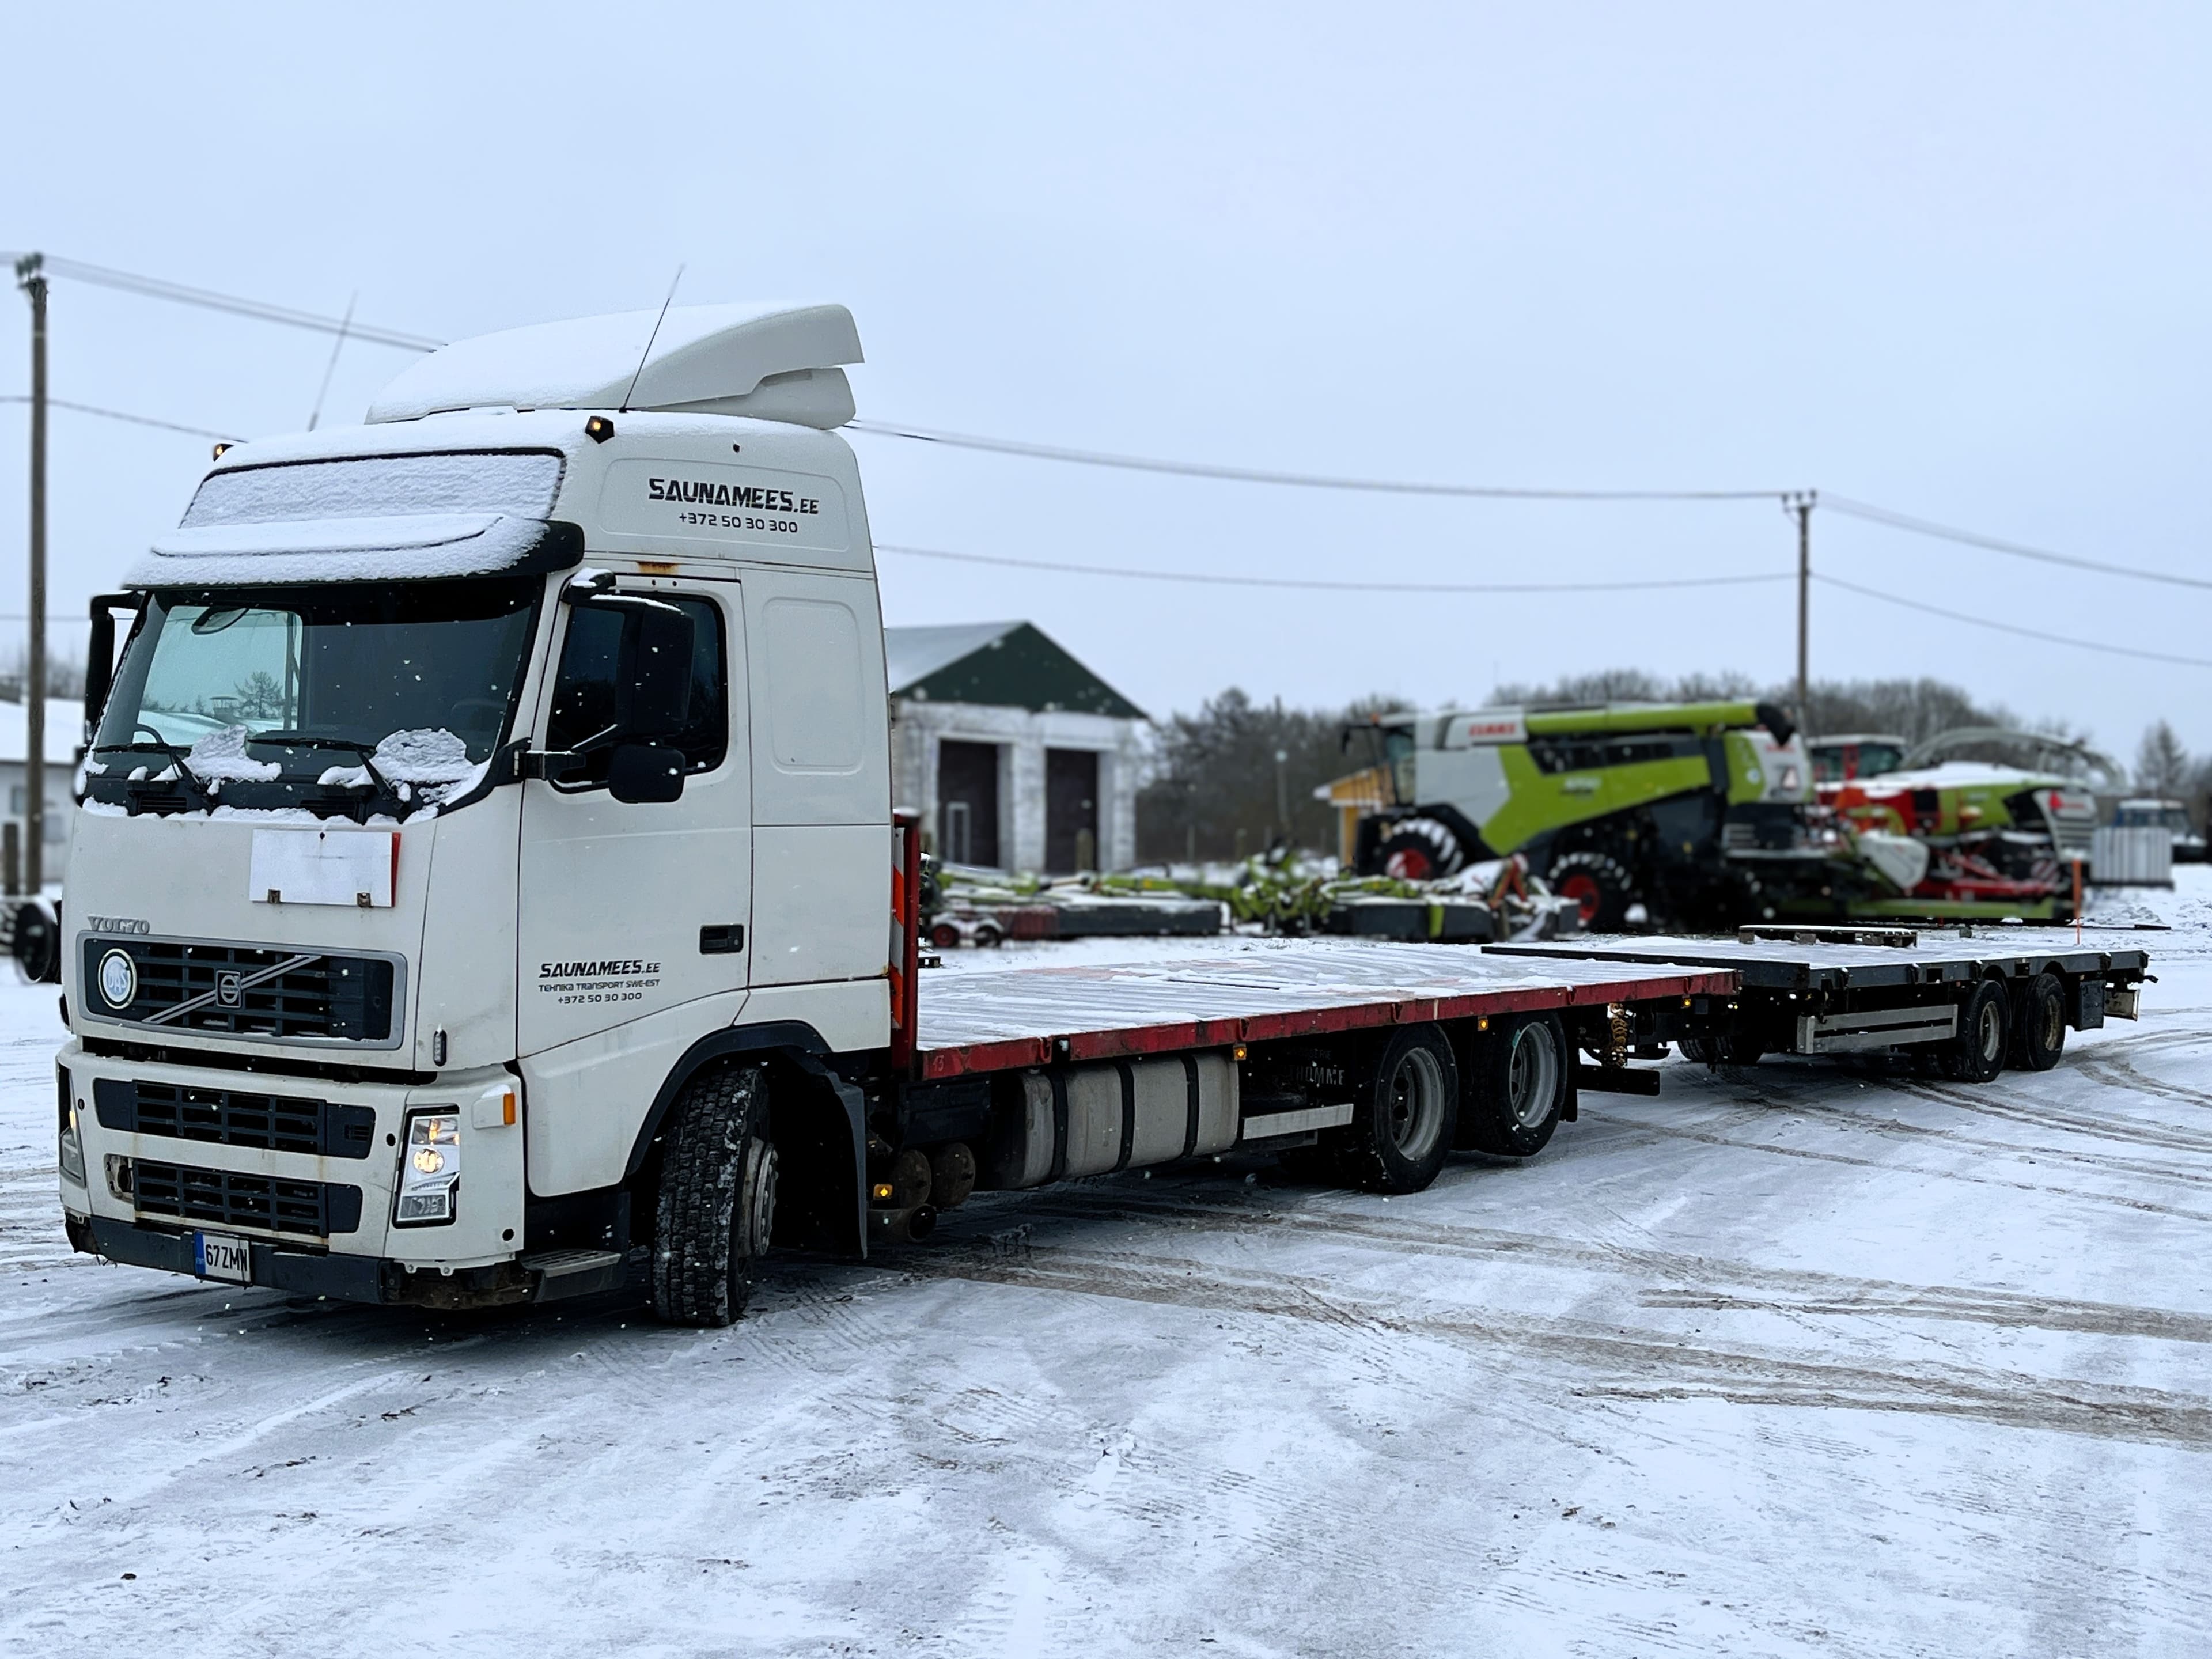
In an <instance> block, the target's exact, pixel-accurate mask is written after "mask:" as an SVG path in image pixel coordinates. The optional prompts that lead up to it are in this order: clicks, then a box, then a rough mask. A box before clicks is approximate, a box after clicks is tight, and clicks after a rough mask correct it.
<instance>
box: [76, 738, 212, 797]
mask: <svg viewBox="0 0 2212 1659" xmlns="http://www.w3.org/2000/svg"><path fill="white" fill-rule="evenodd" d="M131 730H132V732H150V733H151V734H152V737H153V741H152V742H150V743H142V742H139V741H138V740H137V739H136V738H133V739H132V740H131V742H129V743H96V744H93V746H92V749H91V750H90V752H91V753H93V754H95V755H143V754H149V753H150V754H155V755H165V756H167V757H168V761H169V763H170V764H171V765H172V766H173V767H175V768H176V769H177V772H178V775H179V776H180V777H182V778H183V779H184V781H185V782H187V783H189V784H191V787H192V788H193V790H194V791H195V792H196V793H197V794H198V796H199V798H200V799H201V800H202V801H208V800H211V799H214V797H212V796H211V795H210V794H209V793H208V787H207V785H206V784H204V783H203V782H202V781H200V777H199V775H198V774H197V772H195V771H193V770H192V769H191V763H190V762H189V760H188V758H187V757H189V755H190V753H191V751H190V750H187V749H185V748H184V747H183V746H182V745H180V744H173V743H171V742H170V741H169V740H168V739H167V738H164V737H163V736H162V735H161V733H160V732H155V730H154V728H153V727H152V726H146V725H143V724H141V725H137V726H132V727H131ZM123 781H124V782H125V783H131V782H138V783H153V782H155V781H157V780H155V779H153V778H138V779H131V778H125V780H123Z"/></svg>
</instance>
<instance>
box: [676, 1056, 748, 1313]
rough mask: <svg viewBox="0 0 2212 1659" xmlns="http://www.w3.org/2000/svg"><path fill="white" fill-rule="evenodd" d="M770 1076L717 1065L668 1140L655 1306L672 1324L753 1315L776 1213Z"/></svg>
mask: <svg viewBox="0 0 2212 1659" xmlns="http://www.w3.org/2000/svg"><path fill="white" fill-rule="evenodd" d="M767 1121H768V1079H767V1075H766V1073H764V1072H763V1070H762V1068H761V1067H759V1066H710V1067H709V1068H708V1069H707V1070H705V1071H703V1072H701V1073H699V1074H698V1075H697V1076H696V1077H695V1078H693V1079H691V1080H690V1082H689V1083H687V1084H685V1085H684V1092H683V1093H682V1094H681V1095H679V1096H678V1097H677V1101H676V1104H675V1106H674V1107H673V1108H672V1109H671V1111H670V1113H669V1128H668V1132H667V1133H666V1135H665V1137H664V1139H663V1141H662V1149H661V1164H660V1201H659V1206H657V1211H656V1214H655V1225H654V1227H653V1312H654V1313H655V1314H657V1315H659V1316H660V1317H661V1318H662V1319H664V1320H666V1321H667V1322H669V1323H670V1324H671V1325H713V1326H720V1325H727V1324H730V1323H732V1322H734V1321H735V1320H736V1319H737V1317H738V1315H740V1314H742V1313H743V1312H744V1309H745V1296H746V1292H747V1291H748V1290H749V1289H750V1282H751V1271H752V1264H753V1261H754V1260H755V1259H756V1258H757V1257H758V1256H759V1255H761V1254H762V1253H763V1251H765V1250H766V1249H768V1242H769V1232H770V1230H771V1226H772V1224H773V1222H774V1219H775V1175H776V1159H775V1146H773V1145H771V1144H770V1143H769V1140H768V1139H767V1138H766V1137H765V1136H763V1135H762V1134H761V1133H759V1131H760V1130H761V1129H762V1128H763V1127H765V1126H766V1124H767Z"/></svg>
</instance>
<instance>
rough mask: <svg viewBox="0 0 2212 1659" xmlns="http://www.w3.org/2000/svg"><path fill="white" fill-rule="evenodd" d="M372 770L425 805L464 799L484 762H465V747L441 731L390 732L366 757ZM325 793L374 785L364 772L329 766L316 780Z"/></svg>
mask: <svg viewBox="0 0 2212 1659" xmlns="http://www.w3.org/2000/svg"><path fill="white" fill-rule="evenodd" d="M370 763H371V764H373V765H374V767H375V769H376V770H377V771H378V772H380V773H381V774H382V775H384V776H385V777H386V779H388V780H389V781H391V782H392V783H393V784H395V785H398V786H400V787H402V788H403V789H404V790H405V791H406V792H407V793H411V794H415V795H417V796H418V797H419V798H420V799H422V801H423V802H424V803H425V804H426V805H433V806H435V805H438V804H439V803H440V802H441V801H445V800H448V799H453V798H455V797H457V796H460V795H465V794H467V793H469V792H470V791H471V790H472V789H474V788H475V787H477V784H478V783H480V782H482V781H483V775H484V772H485V769H486V768H487V767H488V766H489V762H485V761H472V760H471V759H470V758H469V746H468V744H465V743H464V742H463V741H462V740H461V739H460V738H458V737H456V736H454V735H453V733H452V732H448V731H447V730H446V729H445V728H444V727H443V726H424V727H417V728H416V729H415V730H412V731H408V732H392V734H391V735H390V736H388V737H386V738H384V740H383V741H382V742H380V743H379V744H377V745H376V752H375V754H374V755H373V756H372V757H370ZM316 781H317V782H319V783H321V784H323V785H325V787H338V788H351V789H359V788H364V787H367V786H368V785H369V784H371V783H373V782H374V781H375V780H374V778H372V777H371V776H370V775H369V769H368V767H367V766H333V767H331V769H330V770H328V771H327V772H325V773H324V774H323V775H322V776H321V777H320V778H319V779H317V780H316Z"/></svg>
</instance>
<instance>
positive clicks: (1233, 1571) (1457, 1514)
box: [0, 870, 2212, 1656]
mask: <svg viewBox="0 0 2212 1659" xmlns="http://www.w3.org/2000/svg"><path fill="white" fill-rule="evenodd" d="M2183 882H2184V885H2183V887H2182V888H2181V890H2179V892H2178V893H2170V894H2136V895H2130V896H2119V897H2108V898H2107V899H2106V902H2105V907H2104V908H2105V911H2106V914H2108V915H2112V916H2113V917H2115V918H2116V919H2133V918H2135V917H2136V916H2142V917H2145V918H2148V917H2151V916H2156V917H2159V918H2161V919H2164V920H2166V921H2172V922H2174V923H2175V924H2177V926H2176V930H2175V931H2174V932H2172V933H2148V934H2142V935H2136V936H2132V937H2131V942H2134V940H2136V939H2140V940H2141V941H2142V942H2144V943H2147V944H2148V945H2149V947H2150V948H2151V950H2152V951H2153V952H2154V964H2153V965H2154V970H2155V971H2156V972H2157V973H2158V974H2159V975H2160V983H2159V984H2158V985H2156V986H2155V987H2151V988H2150V992H2149V994H2148V995H2147V997H2146V999H2145V1011H2144V1012H2145V1017H2144V1018H2143V1019H2142V1022H2141V1024H2135V1025H2130V1024H2115V1025H2113V1026H2112V1027H2110V1028H2108V1029H2107V1030H2104V1031H2102V1032H2099V1033H2094V1034H2092V1035H2090V1036H2088V1037H2087V1038H2086V1039H2077V1040H2076V1043H2075V1048H2073V1049H2072V1050H2071V1051H2070V1052H2069V1057H2068V1059H2067V1060H2066V1061H2065V1062H2064V1063H2063V1065H2062V1066H2060V1067H2059V1069H2058V1070H2057V1071H2055V1072H2052V1073H2048V1074H2045V1075H2043V1076H2030V1077H2018V1076H2014V1075H2011V1074H2008V1075H2006V1076H2005V1077H2004V1078H2003V1079H2001V1080H2000V1081H1999V1082H1998V1083H1997V1084H1996V1085H1992V1086H1990V1087H1989V1088H1985V1089H1972V1088H1966V1087H1960V1086H1954V1085H1948V1084H1938V1083H1933V1082H1927V1081H1911V1080H1902V1079H1900V1080H1881V1079H1869V1078H1867V1077H1863V1076H1858V1075H1854V1074H1851V1073H1845V1072H1844V1071H1841V1070H1838V1069H1832V1068H1823V1067H1816V1066H1811V1065H1809V1064H1798V1063H1793V1062H1789V1061H1782V1060H1769V1061H1767V1062H1766V1063H1765V1064H1763V1065H1761V1066H1759V1067H1757V1068H1755V1069H1753V1070H1750V1071H1747V1072H1743V1073H1736V1074H1735V1075H1732V1076H1725V1077H1716V1076H1712V1075H1710V1074H1708V1073H1705V1072H1704V1071H1702V1070H1699V1069H1696V1068H1692V1067H1689V1066H1680V1065H1674V1066H1670V1067H1669V1069H1668V1079H1667V1088H1666V1091H1665V1092H1664V1093H1663V1094H1662V1096H1660V1097H1658V1098H1656V1099H1632V1098H1626V1097H1594V1098H1591V1099H1589V1101H1588V1102H1587V1103H1586V1104H1585V1106H1584V1109H1583V1121H1581V1122H1580V1123H1579V1124H1573V1125H1569V1126H1567V1127H1565V1128H1564V1129H1562V1131H1561V1132H1560V1134H1559V1139H1557V1140H1556V1141H1555V1142H1554V1143H1553V1146H1552V1148H1551V1150H1550V1151H1548V1152H1547V1153H1546V1154H1545V1155H1544V1156H1542V1157H1541V1158H1537V1159H1535V1160H1534V1161H1532V1162H1531V1163H1529V1164H1526V1165H1525V1166H1518V1167H1509V1166H1507V1165H1504V1164H1498V1163H1494V1162H1490V1161H1486V1160H1481V1159H1474V1158H1469V1159H1466V1160H1463V1161H1460V1162H1457V1163H1455V1164H1454V1165H1453V1166H1452V1167H1451V1168H1450V1169H1449V1170H1447V1172H1446V1174H1445V1175H1444V1176H1443V1179H1442V1180H1440V1181H1439V1182H1437V1185H1436V1186H1435V1187H1434V1188H1432V1189H1431V1191H1429V1192H1427V1193H1425V1194H1420V1195H1419V1196H1416V1197H1413V1198H1404V1199H1399V1200H1395V1201H1393V1200H1383V1199H1380V1198H1371V1197H1366V1196H1361V1195H1355V1194H1343V1193H1337V1192H1329V1191H1320V1190H1315V1189H1312V1188H1302V1187H1298V1186H1294V1185H1287V1184H1279V1183H1278V1182H1276V1181H1274V1180H1273V1178H1272V1177H1271V1176H1269V1175H1267V1173H1265V1172H1263V1171H1261V1170H1258V1169H1257V1168H1256V1167H1255V1169H1253V1170H1243V1169H1238V1168H1236V1167H1233V1166H1231V1167H1229V1168H1225V1169H1223V1170H1208V1171H1207V1172H1205V1173H1199V1174H1190V1175H1182V1174H1170V1175H1168V1176H1162V1177H1158V1178H1154V1179H1149V1180H1148V1179H1145V1178H1143V1177H1141V1176H1125V1177H1120V1178H1112V1179H1104V1180H1097V1181H1091V1182H1083V1183H1080V1184H1079V1185H1076V1186H1073V1187H1071V1188H1066V1189H1062V1190H1059V1191H1055V1192H1051V1193H1048V1194H1040V1195H1037V1196H1036V1197H1032V1198H1030V1199H1028V1200H1019V1199H1011V1198H979V1199H977V1200H975V1201H974V1202H972V1203H971V1204H970V1205H969V1206H967V1207H966V1208H964V1209H963V1210H961V1211H959V1212H956V1213H955V1214H953V1215H952V1216H951V1217H949V1218H948V1219H947V1223H946V1225H945V1227H944V1229H943V1230H942V1231H940V1233H939V1237H938V1239H937V1240H936V1241H934V1242H933V1243H931V1244H930V1245H928V1246H926V1247H917V1248H914V1249H907V1250H903V1251H900V1252H897V1253H896V1254H891V1255H884V1256H883V1257H881V1258H880V1259H878V1260H877V1261H873V1262H872V1263H870V1264H869V1265H868V1266H866V1267H848V1266H841V1265H834V1264H824V1263H818V1262H816V1263H807V1262H796V1261H793V1262H788V1263H781V1264H777V1265H775V1266H774V1267H772V1268H771V1270H770V1271H769V1273H768V1274H767V1277H766V1281H765V1284H764V1285H763V1289H762V1291H761V1293H760V1296H759V1298H758V1301H757V1304H756V1310H755V1312H754V1313H753V1314H752V1315H751V1316H750V1317H749V1318H747V1319H746V1320H745V1322H744V1323H743V1324H742V1325H741V1326H739V1327H738V1328H735V1329H733V1330H731V1331H727V1332H720V1333H699V1332H692V1331H674V1330H667V1329H663V1328H659V1327H656V1326H654V1325H653V1323H652V1322H650V1321H649V1320H648V1319H647V1318H646V1317H644V1316H643V1315H642V1313H641V1310H639V1309H638V1308H637V1307H636V1306H635V1305H620V1306H607V1307H603V1308H602V1307H591V1308H586V1309H582V1310H578V1309H575V1308H574V1307H570V1308H566V1309H562V1310H557V1311H556V1310H547V1311H544V1312H542V1313H523V1314H517V1315H511V1316H501V1317H495V1318H478V1319H428V1318H424V1317H422V1316H411V1315H404V1314H395V1313H386V1312H382V1311H377V1310H359V1309H353V1308H346V1307H339V1306H334V1305H330V1304H313V1303H298V1302H293V1301H288V1300H287V1299H286V1298H285V1297H282V1296H279V1295H276V1294H274V1293H271V1292H268V1291H246V1292H238V1291H225V1290H222V1289H219V1288H216V1287H212V1286H205V1285H198V1284H196V1283H193V1282H191V1281H187V1280H184V1279H172V1278H163V1277H160V1276H157V1275H154V1274H151V1273H145V1272H143V1271H140V1270H137V1269H134V1268H125V1267H106V1266H103V1265H100V1264H99V1263H97V1262H94V1261H90V1260H88V1259H86V1258H82V1257H73V1256H71V1255H70V1254H69V1253H68V1250H67V1249H66V1247H65V1245H64V1242H63V1238H62V1232H61V1228H60V1226H59V1225H58V1216H57V1213H56V1209H55V1200H54V1195H53V1174H52V1083H51V1080H50V1079H51V1073H50V1071H49V1069H48V1066H49V1054H50V1051H51V1049H52V1046H53V1044H54V1043H55V1042H56V1041H57V1039H58V1028H57V1027H56V1025H55V1024H54V1020H53V1012H52V1011H53V1006H54V1001H53V994H52V990H51V989H50V988H47V989H35V990H34V989H30V988H27V987H16V986H13V985H9V986H5V987H0V1645H4V1646H5V1647H6V1648H7V1649H8V1650H9V1651H21V1652H26V1653H39V1654H52V1653H77V1652H84V1653H92V1652H99V1653H101V1654H105V1655H112V1654H118V1653H140V1652H145V1651H148V1650H153V1651H156V1652H160V1653H163V1654H170V1655H177V1656H197V1655H225V1656H228V1655H239V1654H264V1653H265V1654H270V1655H287V1656H289V1655H291V1654H295V1653H299V1652H303V1651H312V1652H318V1653H340V1654H376V1655H386V1654H393V1653H401V1652H412V1651H416V1650H426V1649H427V1650H437V1651H451V1652H468V1653H478V1652H481V1653H483V1654H487V1655H507V1654H514V1653H524V1652H532V1651H536V1652H543V1653H557V1654H564V1655H565V1654H571V1653H574V1654H599V1653H615V1652H620V1653H647V1654H694V1653H700V1654H704V1653H755V1652H761V1653H791V1654H817V1653H823V1654H828V1653H837V1654H845V1653H855V1654H858V1653H884V1654H901V1653H908V1652H912V1653H947V1654H952V1653H959V1654H967V1653H975V1654H1035V1653H1076V1652H1083V1653H1097V1654H1112V1653H1121V1652H1132V1653H1161V1652H1171V1653H1176V1654H1188V1653H1197V1652H1218V1653H1225V1654H1228V1653H1238V1654H1291V1653H1297V1654H1358V1655H1367V1654H1395V1653H1407V1654H1424V1655H1429V1654H1492V1653H1495V1654H1501V1655H1516V1656H1519V1655H1543V1654H1555V1653H1556V1654H1604V1655H1613V1654H1620V1655H1627V1654H1660V1653H1669V1652H1680V1653H1693V1654H1700V1655H1703V1654H1717V1653H1741V1654H1757V1655H1778V1654H1792V1655H1794V1654H1822V1655H1835V1654H1843V1655H1877V1654H1879V1655H1888V1654H1900V1655H1901V1654H1926V1655H1942V1656H1956V1655H1961V1654H1998V1653H2002V1654H2032V1655H2072V1654H2081V1655H2090V1654H2094V1655H2100V1656H2105V1655H2113V1654H2123V1653H2124V1654H2161V1655H2162V1654H2173V1655H2196V1654H2202V1653H2204V1652H2205V1651H2207V1650H2212V1550H2208V1547H2207V1546H2208V1543H2212V1372H2208V1369H2207V1364H2206V1361H2207V1358H2208V1357H2212V1259H2209V1258H2208V1249H2207V1247H2208V1245H2212V1034H2208V1032H2207V1030H2206V1019H2205V1016H2206V1014H2207V1013H2208V1012H2212V879H2208V874H2207V872H2204V871H2203V870H2187V871H2185V872H2183ZM1119 948H1120V950H1121V951H1126V950H1127V947H1126V946H1122V947H1119ZM1101 951H1102V947H1101V946H1098V945H1090V946H1085V947H1080V949H1079V950H1078V951H1071V952H1069V953H1067V956H1066V957H1061V958H1060V959H1068V957H1076V956H1080V957H1090V958H1091V959H1098V958H1099V957H1100V955H1101ZM1018 954H1020V955H1023V956H1029V955H1031V954H1032V953H1028V952H1023V953H1018ZM1034 954H1038V955H1042V954H1043V953H1042V952H1039V953H1034ZM1107 954H1111V952H1108V953H1107ZM978 955H979V953H975V952H965V953H961V955H959V956H957V957H955V958H954V961H953V963H952V964H951V966H949V967H948V969H946V971H948V972H957V971H974V970H975V969H978V968H981V966H983V965H984V964H983V963H981V962H980V961H978V960H977V959H976V958H977V957H978ZM999 960H1000V961H1001V962H1003V961H1005V960H1006V958H1004V957H1002V958H1000V959H999Z"/></svg>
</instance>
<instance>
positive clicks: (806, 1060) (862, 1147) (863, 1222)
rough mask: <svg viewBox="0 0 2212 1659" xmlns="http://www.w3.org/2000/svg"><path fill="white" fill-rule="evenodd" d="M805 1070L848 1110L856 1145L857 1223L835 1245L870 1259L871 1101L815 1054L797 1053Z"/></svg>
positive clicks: (847, 1129)
mask: <svg viewBox="0 0 2212 1659" xmlns="http://www.w3.org/2000/svg"><path fill="white" fill-rule="evenodd" d="M790 1058H791V1060H793V1063H794V1064H796V1065H797V1066H799V1068H800V1069H801V1070H802V1071H804V1072H805V1073H807V1074H808V1075H810V1076H811V1077H813V1078H815V1079H817V1080H818V1081H820V1082H821V1083H823V1085H826V1086H827V1087H828V1088H829V1090H830V1091H831V1092H832V1093H834V1094H835V1095H836V1097H837V1099H838V1101H839V1103H841V1104H842V1106H843V1107H844V1109H845V1132H846V1134H847V1135H848V1137H849V1139H851V1142H852V1148H853V1224H852V1229H853V1230H852V1231H851V1233H850V1234H849V1235H846V1236H843V1237H836V1239H835V1240H834V1248H836V1249H837V1251H838V1253H839V1254H840V1255H847V1256H850V1257H851V1258H852V1259H853V1260H854V1261H866V1260H867V1259H868V1103H867V1099H866V1097H865V1096H863V1095H862V1094H861V1093H860V1086H859V1085H857V1084H852V1083H848V1082H846V1081H845V1079H843V1078H842V1077H839V1076H838V1075H837V1074H836V1073H835V1072H833V1071H831V1070H830V1069H829V1067H828V1066H824V1065H823V1063H822V1062H821V1061H820V1060H817V1059H816V1058H815V1057H814V1056H813V1055H811V1054H793V1055H791V1056H790Z"/></svg>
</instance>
